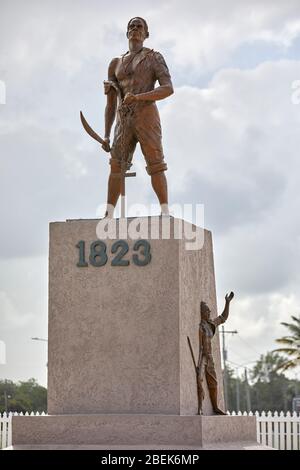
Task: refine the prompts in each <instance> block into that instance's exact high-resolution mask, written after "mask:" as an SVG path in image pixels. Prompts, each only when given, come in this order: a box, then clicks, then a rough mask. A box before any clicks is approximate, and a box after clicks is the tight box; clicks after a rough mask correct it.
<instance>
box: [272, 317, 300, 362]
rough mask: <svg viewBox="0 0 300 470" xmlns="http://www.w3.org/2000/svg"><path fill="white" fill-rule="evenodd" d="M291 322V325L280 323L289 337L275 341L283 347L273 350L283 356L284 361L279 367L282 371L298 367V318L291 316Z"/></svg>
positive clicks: (299, 338) (299, 329)
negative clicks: (288, 333)
mask: <svg viewBox="0 0 300 470" xmlns="http://www.w3.org/2000/svg"><path fill="white" fill-rule="evenodd" d="M292 320H293V322H292V323H286V322H282V323H281V325H283V326H285V327H286V328H287V329H288V330H289V332H290V335H287V336H283V337H282V338H279V339H277V340H276V342H277V343H279V344H283V345H284V347H283V348H278V349H275V350H274V352H280V353H283V354H284V355H285V360H284V362H283V363H282V364H281V366H280V369H281V370H283V371H284V370H288V369H294V368H295V367H297V366H299V365H300V317H299V318H297V317H295V316H293V315H292Z"/></svg>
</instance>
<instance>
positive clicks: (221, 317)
mask: <svg viewBox="0 0 300 470" xmlns="http://www.w3.org/2000/svg"><path fill="white" fill-rule="evenodd" d="M233 297H234V293H233V292H230V294H226V295H225V307H224V310H223V312H222V313H221V315H219V316H218V317H217V318H215V319H214V320H213V323H214V324H215V326H219V325H221V323H225V322H226V320H227V318H228V315H229V305H230V302H231V301H232V299H233Z"/></svg>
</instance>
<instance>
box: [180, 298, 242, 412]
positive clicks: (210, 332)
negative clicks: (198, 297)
mask: <svg viewBox="0 0 300 470" xmlns="http://www.w3.org/2000/svg"><path fill="white" fill-rule="evenodd" d="M233 297H234V293H233V292H230V294H226V296H225V307H224V310H223V312H222V313H221V315H219V316H218V317H216V318H214V319H211V317H210V313H211V311H210V308H209V307H208V305H207V304H206V303H205V302H203V301H202V302H201V303H200V316H201V321H200V323H199V356H198V363H197V364H196V361H195V357H194V353H193V348H192V346H191V342H190V339H189V337H188V344H189V347H190V351H191V354H192V359H193V363H194V367H195V372H196V378H197V393H198V414H199V415H200V414H202V403H203V399H204V390H203V380H204V377H205V378H206V381H207V385H208V390H209V396H210V400H211V404H212V407H213V411H214V412H215V413H216V414H219V415H225V414H226V413H225V412H224V411H222V410H221V409H220V408H219V407H218V380H217V374H216V369H215V364H214V359H213V355H212V344H211V341H212V339H213V337H214V335H215V333H216V329H217V327H218V326H219V325H221V324H222V323H224V322H225V321H226V320H227V318H228V315H229V305H230V302H231V300H232V299H233Z"/></svg>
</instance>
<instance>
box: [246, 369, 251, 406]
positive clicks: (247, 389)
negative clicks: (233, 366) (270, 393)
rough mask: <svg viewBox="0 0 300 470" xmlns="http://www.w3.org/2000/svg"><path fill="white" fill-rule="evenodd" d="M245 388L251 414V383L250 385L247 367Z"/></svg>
mask: <svg viewBox="0 0 300 470" xmlns="http://www.w3.org/2000/svg"><path fill="white" fill-rule="evenodd" d="M245 387H246V405H247V412H248V413H250V411H251V395H250V388H249V383H248V374H247V367H245Z"/></svg>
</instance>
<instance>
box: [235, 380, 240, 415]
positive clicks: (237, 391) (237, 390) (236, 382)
mask: <svg viewBox="0 0 300 470" xmlns="http://www.w3.org/2000/svg"><path fill="white" fill-rule="evenodd" d="M235 392H236V411H237V413H238V412H239V411H240V379H239V376H238V373H237V372H236V381H235Z"/></svg>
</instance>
